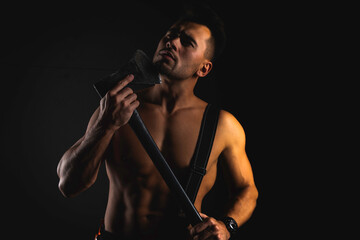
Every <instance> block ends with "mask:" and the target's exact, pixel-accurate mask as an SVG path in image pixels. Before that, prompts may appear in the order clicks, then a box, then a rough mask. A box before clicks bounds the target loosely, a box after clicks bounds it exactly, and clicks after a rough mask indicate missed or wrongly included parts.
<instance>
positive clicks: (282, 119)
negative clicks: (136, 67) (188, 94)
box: [0, 1, 332, 239]
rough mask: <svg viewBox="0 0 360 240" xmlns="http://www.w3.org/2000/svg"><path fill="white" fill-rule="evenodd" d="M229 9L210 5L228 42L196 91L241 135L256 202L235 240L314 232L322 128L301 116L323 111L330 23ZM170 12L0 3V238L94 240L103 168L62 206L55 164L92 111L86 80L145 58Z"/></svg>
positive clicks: (153, 6) (271, 8)
mask: <svg viewBox="0 0 360 240" xmlns="http://www.w3.org/2000/svg"><path fill="white" fill-rule="evenodd" d="M233 3H234V2H233ZM233 3H226V2H224V1H219V2H215V3H210V4H211V6H212V7H213V8H214V9H215V10H216V11H217V12H218V14H219V15H220V16H221V17H222V18H223V19H224V22H225V27H226V32H227V36H228V43H227V47H226V50H225V52H224V54H223V56H222V57H221V58H220V59H219V60H218V61H217V62H215V65H214V69H213V71H212V73H211V74H210V76H208V77H206V78H205V79H201V80H200V81H199V83H198V85H197V87H196V89H195V92H196V94H197V95H198V96H199V97H201V98H202V99H204V100H206V101H209V102H213V103H216V104H218V105H220V106H221V107H222V108H223V109H226V110H228V111H230V112H231V113H232V114H234V115H235V117H236V118H237V119H238V120H239V122H240V123H241V124H242V125H243V127H244V129H245V132H246V135H247V146H246V149H247V153H248V157H249V159H250V161H251V164H252V167H253V171H254V177H255V181H256V184H257V187H258V189H259V193H260V195H259V199H258V206H257V208H256V210H255V212H254V214H253V216H252V218H251V219H250V220H249V221H248V222H247V223H246V224H245V225H244V226H243V227H242V231H241V235H240V236H241V239H260V238H262V236H263V237H264V236H266V237H276V238H278V239H292V238H293V237H300V236H305V235H306V233H307V232H312V233H313V234H314V230H319V226H318V224H317V223H318V220H317V219H318V216H319V215H322V214H323V211H322V210H320V209H321V208H322V207H321V206H322V205H323V204H324V201H323V200H321V199H319V198H317V197H316V196H318V194H319V191H320V192H321V191H322V190H320V189H322V187H323V182H316V183H314V182H313V181H312V180H309V179H310V178H311V176H312V175H316V174H317V173H318V172H317V171H316V170H314V168H315V165H316V164H315V163H314V161H316V160H314V159H315V158H316V156H314V151H313V150H318V149H319V146H318V145H317V144H316V139H317V137H318V132H321V131H322V130H321V127H320V126H321V124H320V122H319V121H318V120H316V119H315V118H314V117H309V116H314V115H313V114H315V113H318V112H319V111H320V112H321V111H325V110H324V108H325V109H326V108H327V106H326V104H324V100H323V99H322V98H320V99H318V97H319V93H320V92H321V91H323V88H324V81H328V78H327V77H328V76H330V75H332V74H327V76H326V77H324V72H323V70H324V69H325V67H324V65H326V63H324V61H323V60H324V59H326V57H327V55H325V57H324V53H325V52H326V51H325V50H324V49H325V48H327V47H328V43H327V42H326V40H325V41H324V38H323V37H322V34H323V33H324V32H325V31H326V30H327V29H328V27H329V25H331V24H330V23H329V21H330V20H329V19H328V18H327V17H324V16H323V15H322V12H324V11H325V10H324V8H323V6H320V7H319V6H313V5H311V4H310V5H305V4H304V5H301V4H294V3H293V4H291V5H290V4H287V5H286V4H284V3H282V4H278V5H276V4H271V5H270V4H265V5H264V4H260V3H254V4H252V5H245V4H241V3H240V4H237V5H234V4H233ZM178 7H180V4H177V3H169V2H167V3H166V2H161V1H157V2H152V3H150V2H147V1H132V3H127V4H123V3H120V4H114V5H111V4H110V3H109V4H108V5H106V4H104V3H103V4H101V5H100V6H99V5H96V4H94V5H83V6H79V5H76V6H75V5H64V4H63V3H62V4H61V3H52V4H51V5H50V4H48V5H44V4H38V5H35V4H27V5H24V4H21V5H19V6H18V5H16V4H13V5H9V6H4V7H3V8H2V10H1V11H2V12H3V13H2V15H1V31H2V32H1V36H2V39H1V42H2V43H1V59H0V60H1V62H0V66H1V71H2V81H1V83H2V87H1V90H2V91H1V102H2V109H1V113H2V124H1V140H2V144H1V146H2V150H1V154H2V165H3V167H2V174H1V175H2V179H1V180H2V181H1V182H2V190H1V196H2V199H3V201H2V203H1V205H2V212H3V214H2V216H3V218H4V222H6V223H5V226H3V231H2V234H4V235H6V236H10V235H12V236H13V237H12V239H24V237H20V236H34V237H36V239H93V236H94V233H95V232H96V231H97V228H98V225H99V221H100V218H102V217H103V215H104V211H105V206H106V201H107V191H108V189H107V184H108V180H107V178H106V175H105V169H104V167H102V168H101V171H100V175H99V177H98V179H97V182H96V183H95V184H94V186H92V187H91V188H90V189H89V190H87V191H86V192H84V193H82V194H80V195H79V196H77V197H75V198H71V199H66V198H64V197H63V196H62V195H61V193H60V192H59V190H58V188H57V184H58V177H57V175H56V167H57V164H58V161H59V160H60V158H61V156H62V154H63V153H64V152H65V151H66V150H67V149H68V148H69V147H70V146H71V145H72V144H73V143H74V142H75V141H76V140H77V139H79V138H80V137H81V136H82V135H83V134H84V131H85V129H86V126H87V122H88V120H89V118H90V116H91V115H92V113H93V111H94V110H95V109H96V107H97V106H98V104H99V98H98V96H97V94H96V92H95V91H94V90H93V87H92V84H93V83H95V82H96V81H98V80H99V79H100V78H102V77H103V76H106V75H108V74H110V73H112V72H113V71H114V70H116V69H117V68H118V67H119V66H120V65H121V64H123V63H125V62H126V61H127V60H128V59H129V58H130V57H131V55H132V53H133V52H134V51H135V50H136V49H142V50H144V51H145V52H146V53H148V55H150V56H151V55H152V54H153V52H154V51H155V49H156V46H157V43H158V41H159V39H160V38H161V36H162V35H163V34H164V33H165V31H166V30H167V28H168V27H169V26H170V25H171V24H172V23H173V20H174V19H173V15H174V13H176V12H177V9H178ZM327 70H329V69H327ZM326 86H328V83H327V85H325V87H326ZM309 121H311V123H312V124H311V125H312V126H314V125H315V126H317V131H316V132H315V133H314V132H313V131H311V130H312V129H309V125H308V123H309ZM309 138H311V139H312V140H314V138H315V141H311V142H309V141H308V140H307V139H309ZM314 184H315V187H314ZM309 185H311V186H313V188H311V190H310V188H309ZM314 189H316V190H314ZM313 207H316V208H317V211H315V212H314V211H312V209H313ZM302 219H305V220H302ZM8 234H9V235H8Z"/></svg>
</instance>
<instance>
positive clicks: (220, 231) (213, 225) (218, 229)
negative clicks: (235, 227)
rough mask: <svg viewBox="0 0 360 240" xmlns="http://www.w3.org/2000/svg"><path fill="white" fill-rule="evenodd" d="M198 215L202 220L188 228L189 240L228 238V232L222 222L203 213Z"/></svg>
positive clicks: (225, 239)
mask: <svg viewBox="0 0 360 240" xmlns="http://www.w3.org/2000/svg"><path fill="white" fill-rule="evenodd" d="M200 216H201V217H202V218H203V219H204V221H203V222H202V223H199V224H197V225H196V226H194V227H193V228H191V229H190V236H191V238H190V239H191V240H206V239H208V240H228V239H229V238H230V233H229V231H228V230H227V229H226V226H225V224H224V223H223V222H221V221H217V220H216V219H214V218H212V217H208V216H206V215H205V214H203V213H200Z"/></svg>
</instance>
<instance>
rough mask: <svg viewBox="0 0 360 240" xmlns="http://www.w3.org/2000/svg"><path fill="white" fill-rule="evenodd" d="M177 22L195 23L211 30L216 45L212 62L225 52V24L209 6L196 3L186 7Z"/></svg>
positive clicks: (212, 53)
mask: <svg viewBox="0 0 360 240" xmlns="http://www.w3.org/2000/svg"><path fill="white" fill-rule="evenodd" d="M177 22H178V23H181V22H194V23H198V24H201V25H204V26H206V27H208V28H209V30H210V32H211V37H212V40H213V45H214V46H213V50H212V51H211V56H210V59H211V60H212V61H214V60H215V59H217V58H218V57H219V56H220V55H221V53H222V52H223V51H224V48H225V45H226V34H225V29H224V22H223V21H222V19H221V18H220V17H219V15H218V14H217V13H216V12H215V11H214V10H213V9H211V8H210V6H209V5H207V4H204V3H195V4H191V5H186V6H184V11H183V13H182V15H181V16H180V17H179V19H178V21H177Z"/></svg>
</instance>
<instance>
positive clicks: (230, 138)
mask: <svg viewBox="0 0 360 240" xmlns="http://www.w3.org/2000/svg"><path fill="white" fill-rule="evenodd" d="M217 132H218V133H219V134H220V137H221V139H222V140H223V141H224V144H225V145H226V146H228V145H229V144H233V143H234V142H236V143H237V144H241V145H243V144H244V145H245V131H244V128H243V127H242V125H241V124H240V122H239V121H238V120H237V119H236V118H235V117H234V115H233V114H231V113H229V112H228V111H225V110H220V115H219V123H218V131H217Z"/></svg>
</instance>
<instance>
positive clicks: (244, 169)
mask: <svg viewBox="0 0 360 240" xmlns="http://www.w3.org/2000/svg"><path fill="white" fill-rule="evenodd" d="M225 118H226V119H225V120H224V129H223V130H224V131H225V133H224V138H225V140H224V142H225V144H224V150H223V151H222V153H221V155H220V164H221V167H222V169H223V172H224V176H225V178H226V180H227V182H229V187H230V190H231V192H234V191H236V190H238V189H242V188H245V187H248V186H251V185H254V177H253V172H252V168H251V164H250V161H249V159H248V157H247V154H246V151H245V142H246V138H245V132H244V129H243V128H242V126H241V125H240V123H239V122H238V121H237V120H236V118H235V117H233V116H232V115H231V114H229V113H227V116H226V117H225Z"/></svg>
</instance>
